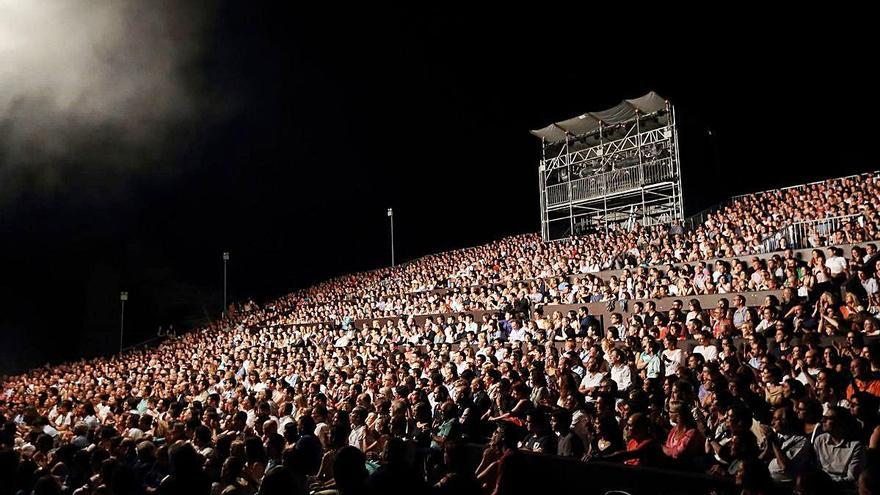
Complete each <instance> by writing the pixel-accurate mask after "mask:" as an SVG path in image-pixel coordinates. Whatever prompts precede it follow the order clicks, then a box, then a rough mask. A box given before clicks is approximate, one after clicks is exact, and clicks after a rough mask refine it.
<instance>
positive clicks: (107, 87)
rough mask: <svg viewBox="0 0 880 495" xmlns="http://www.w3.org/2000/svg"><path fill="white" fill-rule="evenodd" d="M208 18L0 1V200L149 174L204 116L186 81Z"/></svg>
mask: <svg viewBox="0 0 880 495" xmlns="http://www.w3.org/2000/svg"><path fill="white" fill-rule="evenodd" d="M209 15H210V14H209V13H207V12H206V11H196V10H195V9H188V8H185V7H181V4H180V2H175V1H173V0H165V1H160V2H154V1H149V2H145V1H139V0H118V1H116V0H77V1H73V0H0V200H2V199H9V197H10V196H14V195H16V194H18V193H20V192H21V190H22V189H23V188H35V189H36V190H38V191H40V192H42V193H52V192H53V191H55V189H56V188H58V187H59V186H61V185H63V184H66V183H67V182H68V181H69V180H72V179H75V178H76V177H78V176H82V175H102V174H106V175H107V177H110V178H112V177H118V176H124V175H125V174H126V173H127V172H128V171H129V170H135V171H138V169H139V168H142V167H145V166H146V165H147V163H148V162H150V158H151V157H155V155H156V153H159V152H160V150H162V149H163V147H164V146H165V145H166V143H165V137H166V135H167V134H168V133H169V129H172V128H173V126H174V125H177V124H180V123H181V122H187V121H190V120H192V119H194V118H195V117H196V114H197V112H198V110H199V104H198V98H197V95H196V93H197V91H196V90H195V88H194V87H193V85H192V84H191V82H190V81H191V77H190V71H191V65H192V63H193V61H194V58H195V57H196V56H197V55H198V54H199V50H200V44H201V43H200V38H201V37H202V31H203V28H204V27H205V25H206V23H207V21H208V20H209V19H208V17H209ZM83 164H86V165H83ZM108 180H110V179H108Z"/></svg>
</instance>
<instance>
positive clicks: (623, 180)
mask: <svg viewBox="0 0 880 495" xmlns="http://www.w3.org/2000/svg"><path fill="white" fill-rule="evenodd" d="M532 133H533V134H535V135H536V136H538V137H540V138H541V143H542V158H541V161H540V164H539V167H538V186H539V189H540V198H541V203H540V206H541V235H542V237H543V238H544V240H558V239H565V238H568V237H571V236H574V235H584V234H588V233H590V232H595V231H599V230H604V229H607V228H609V227H610V226H611V225H614V224H618V226H622V227H624V228H633V227H635V226H636V225H637V224H638V225H643V226H649V225H657V224H666V223H671V222H673V221H675V220H681V219H683V218H684V206H683V199H682V191H681V165H680V163H679V153H678V130H677V127H676V125H675V110H674V108H673V107H672V105H671V104H670V103H669V102H668V101H666V100H664V99H662V98H660V97H659V96H658V95H656V94H655V93H649V94H648V95H645V96H643V97H641V98H638V99H636V100H627V101H624V102H623V103H621V104H620V105H618V106H617V107H614V108H612V109H609V110H606V111H603V112H596V113H589V114H584V115H582V116H579V117H576V118H575V119H569V120H567V121H563V122H558V123H554V124H551V125H550V126H548V127H546V128H544V129H540V130H537V131H532Z"/></svg>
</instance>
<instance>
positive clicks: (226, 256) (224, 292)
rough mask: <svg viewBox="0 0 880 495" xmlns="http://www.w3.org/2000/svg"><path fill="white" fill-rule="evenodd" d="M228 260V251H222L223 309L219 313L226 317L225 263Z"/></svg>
mask: <svg viewBox="0 0 880 495" xmlns="http://www.w3.org/2000/svg"><path fill="white" fill-rule="evenodd" d="M228 262H229V251H223V311H222V312H221V314H222V315H223V318H226V263H228Z"/></svg>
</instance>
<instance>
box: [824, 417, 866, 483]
mask: <svg viewBox="0 0 880 495" xmlns="http://www.w3.org/2000/svg"><path fill="white" fill-rule="evenodd" d="M852 423H853V422H852V418H851V416H850V414H849V412H848V411H847V410H846V409H843V408H841V407H838V406H832V407H830V408H829V409H828V411H827V412H825V414H824V415H823V416H822V427H823V429H824V430H825V431H824V433H822V434H821V435H819V436H818V437H816V440H815V442H814V448H815V450H816V460H817V461H818V463H819V467H820V469H822V471H823V472H824V473H825V474H826V475H827V476H828V477H830V478H831V480H832V481H834V482H838V483H839V482H848V483H854V482H855V481H856V479H857V478H858V476H859V474H860V473H861V471H862V469H863V468H864V465H865V447H864V444H862V442H861V441H859V440H858V438H857V435H856V432H855V431H854V428H853V424H852Z"/></svg>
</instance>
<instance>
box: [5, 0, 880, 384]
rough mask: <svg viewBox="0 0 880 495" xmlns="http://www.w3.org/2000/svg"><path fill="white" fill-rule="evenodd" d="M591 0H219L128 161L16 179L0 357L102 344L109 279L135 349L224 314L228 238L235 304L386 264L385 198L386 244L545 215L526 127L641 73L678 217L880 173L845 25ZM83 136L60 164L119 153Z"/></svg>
mask: <svg viewBox="0 0 880 495" xmlns="http://www.w3.org/2000/svg"><path fill="white" fill-rule="evenodd" d="M212 9H213V7H212ZM603 15H604V14H598V13H597V14H595V15H593V16H589V15H587V16H586V17H581V16H580V15H574V14H571V15H566V14H562V15H560V13H559V12H550V11H548V12H544V13H541V12H535V11H523V12H521V13H518V14H512V15H510V14H507V13H505V14H502V13H500V12H488V13H476V12H460V13H453V12H433V13H424V12H413V11H408V10H393V11H359V12H354V11H348V10H345V9H344V8H342V7H340V8H339V9H334V11H332V12H327V11H325V12H322V13H319V14H306V13H302V12H296V11H289V10H286V9H282V8H281V7H269V6H266V5H262V3H259V4H254V3H253V2H232V1H229V2H221V3H219V4H218V5H217V6H216V11H212V13H211V15H210V19H211V21H210V23H209V24H208V28H206V30H205V31H204V32H203V33H202V34H200V36H203V39H200V40H198V42H199V43H200V45H201V46H202V50H201V52H200V54H199V56H198V58H197V59H196V60H195V61H194V62H193V63H192V64H191V65H190V66H189V67H188V68H187V73H186V77H187V81H188V84H190V85H191V87H192V88H193V89H194V91H195V92H197V94H198V95H199V97H200V99H201V103H200V106H199V112H200V114H199V117H198V118H196V119H193V120H188V121H186V122H184V123H180V124H179V125H175V126H172V127H170V128H169V129H167V130H166V135H165V136H164V137H163V139H162V140H161V144H160V145H157V146H155V147H153V148H151V149H150V152H149V153H128V154H125V153H120V156H119V157H118V160H119V161H120V163H121V162H131V163H139V164H141V165H142V166H140V167H136V168H135V169H134V170H135V171H132V169H129V168H125V167H120V168H119V169H112V168H111V169H109V170H107V169H104V170H102V171H101V172H100V173H95V172H83V173H74V174H69V175H67V176H66V177H65V180H64V184H63V185H62V186H61V187H59V188H56V189H54V190H52V191H51V192H50V193H47V192H46V191H44V190H42V189H41V188H39V187H37V186H36V185H34V186H33V187H28V183H27V181H23V182H22V183H21V184H22V185H21V186H20V189H21V190H19V191H17V195H16V197H15V198H14V200H12V201H11V202H8V203H7V205H6V207H4V208H3V211H2V212H0V233H2V236H3V241H2V246H0V254H2V260H3V263H4V270H3V272H4V273H3V277H4V282H3V283H2V285H0V300H2V301H3V306H4V307H3V310H2V316H0V332H2V336H3V345H2V347H0V363H2V364H0V373H2V372H3V371H5V370H11V369H17V368H20V367H21V366H30V365H35V364H40V363H42V362H45V361H46V360H53V361H57V360H59V359H63V358H70V357H74V356H80V355H93V354H96V353H102V352H109V351H112V350H113V349H114V348H115V346H116V345H117V343H118V340H117V339H118V330H119V301H118V294H119V291H120V290H127V291H128V292H129V293H130V296H131V299H130V301H129V303H128V304H127V306H126V333H127V335H126V341H127V342H128V343H134V342H138V341H141V340H144V339H146V338H149V337H150V336H151V335H152V333H153V332H154V331H155V329H156V327H157V325H160V324H168V323H175V324H177V325H178V326H182V327H183V326H187V325H192V324H194V323H195V322H197V321H199V320H200V319H204V318H208V317H216V316H217V315H218V314H219V312H220V306H221V301H222V262H221V252H222V251H223V250H224V249H228V250H229V251H231V253H232V260H231V262H230V265H229V269H230V271H229V280H230V295H231V298H232V299H242V298H245V297H249V296H253V297H258V298H265V297H269V296H273V295H279V294H283V293H286V292H289V291H290V290H292V289H295V288H298V287H303V286H307V285H309V284H311V283H313V282H316V281H320V280H323V279H326V278H328V277H331V276H334V275H338V274H341V273H346V272H351V271H356V270H366V269H372V268H376V267H378V266H382V265H385V264H388V263H389V254H388V251H389V250H388V226H387V217H386V216H385V209H386V208H388V207H394V209H395V233H396V236H397V257H398V260H407V259H412V258H414V257H417V256H420V255H423V254H427V253H431V252H437V251H442V250H446V249H451V248H456V247H464V246H470V245H475V244H479V243H483V242H486V241H489V240H491V239H495V238H498V237H501V236H504V235H509V234H514V233H521V232H530V231H537V229H538V218H539V217H538V208H537V205H538V196H537V186H536V166H537V165H536V163H537V158H538V156H539V149H538V141H537V140H536V139H535V138H534V137H532V136H531V135H529V134H528V130H529V129H532V128H537V127H541V126H543V125H546V124H547V123H549V122H551V121H553V120H558V119H564V118H568V117H571V116H573V115H576V114H578V113H581V112H584V111H590V110H597V109H603V108H605V107H607V106H610V105H613V104H615V103H617V102H618V101H619V100H621V99H623V98H631V97H635V96H638V95H641V94H643V93H645V92H647V91H648V90H655V91H657V92H658V93H660V94H661V95H663V96H665V97H667V98H669V99H670V100H671V101H672V102H673V103H674V104H675V105H676V109H677V110H676V111H677V115H678V120H679V123H680V130H681V133H680V134H681V153H682V169H683V172H684V188H685V192H684V197H685V209H686V211H687V212H688V213H691V212H695V211H698V210H700V209H702V208H705V207H707V206H710V205H712V204H715V203H717V202H719V201H721V200H723V199H724V198H726V197H729V196H730V195H731V194H736V193H740V192H748V191H752V190H756V189H765V188H769V187H773V186H777V185H786V184H793V183H798V182H804V181H808V180H812V179H817V178H823V177H830V176H837V175H844V174H848V173H853V172H858V171H865V170H869V169H874V168H877V163H878V160H877V159H878V154H880V153H878V151H877V147H876V144H875V142H876V140H874V139H873V135H874V133H875V132H876V130H877V123H876V114H877V110H878V109H877V104H876V101H875V100H874V99H873V94H874V92H875V86H876V85H875V84H874V83H875V80H876V79H875V76H874V75H873V70H872V68H871V67H870V66H871V64H873V61H874V60H875V56H874V54H873V53H872V52H873V51H874V49H873V48H874V46H875V44H876V43H875V40H873V35H872V34H870V31H868V30H862V28H861V27H860V26H858V25H856V24H857V22H856V21H853V20H851V19H850V20H846V21H841V22H837V21H835V20H833V19H830V18H826V19H819V17H821V15H818V14H817V18H816V19H814V22H821V23H824V24H827V25H829V26H828V29H817V28H816V26H815V25H812V24H807V23H805V21H803V20H797V21H795V20H793V19H789V18H785V17H779V18H773V19H769V18H764V17H761V16H758V15H756V14H754V13H750V14H748V15H744V14H740V15H739V16H737V15H733V16H730V15H728V14H723V15H722V14H719V15H707V16H706V17H705V18H704V19H697V18H694V19H690V18H688V19H687V20H684V21H680V22H676V23H675V25H672V24H670V23H669V22H668V21H664V20H663V18H662V17H657V16H646V17H645V18H646V19H650V21H648V20H645V21H640V20H638V19H639V18H635V20H633V18H632V17H630V18H629V19H628V20H624V21H621V18H620V17H619V16H620V15H621V14H617V16H615V17H612V19H616V21H615V22H612V23H609V22H603ZM630 15H632V13H630ZM669 15H672V14H671V13H670V14H669ZM689 15H693V13H691V14H689ZM739 17H742V18H741V19H740V18H739ZM605 20H606V21H607V20H608V18H605ZM610 24H613V27H608V25H610ZM602 26H606V27H602ZM832 27H833V29H835V32H837V30H839V29H841V28H844V30H843V31H841V34H834V35H830V34H826V33H828V32H830V30H831V29H832ZM630 31H631V32H630ZM0 124H2V121H0ZM2 129H3V128H2V126H0V149H2V147H3V144H4V143H3V139H4V136H5V135H4V134H3V132H2ZM709 130H711V131H712V136H710V135H709V132H708V131H709ZM95 140H96V143H99V144H100V146H98V145H97V144H96V145H95V146H93V147H89V152H88V153H71V155H70V156H66V157H65V158H64V163H65V166H68V167H69V169H70V170H74V171H76V170H79V169H78V167H79V166H80V165H84V164H87V163H89V162H90V161H93V160H94V159H96V156H95V155H94V154H93V153H101V154H102V157H106V156H107V154H109V155H111V156H112V155H113V153H114V142H113V139H112V135H111V136H109V137H108V136H102V135H100V134H96V136H95ZM14 165H15V164H14V163H10V162H9V159H8V157H5V156H4V155H3V154H2V152H0V167H6V168H11V167H13V166H14ZM83 170H87V168H83ZM127 170H128V171H127Z"/></svg>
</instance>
